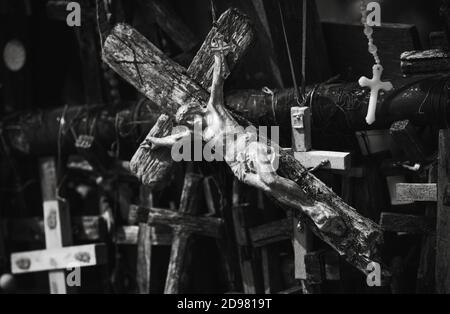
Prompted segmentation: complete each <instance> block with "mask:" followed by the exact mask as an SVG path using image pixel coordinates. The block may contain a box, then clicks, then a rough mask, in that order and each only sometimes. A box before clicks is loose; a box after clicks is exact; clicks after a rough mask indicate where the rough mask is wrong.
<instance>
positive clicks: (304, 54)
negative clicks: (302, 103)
mask: <svg viewBox="0 0 450 314" xmlns="http://www.w3.org/2000/svg"><path fill="white" fill-rule="evenodd" d="M307 1H308V0H303V12H302V13H303V26H302V32H303V34H302V95H303V98H305V94H306V36H307V32H306V31H307V23H306V22H307V20H306V19H307V16H308V15H307V10H308V5H307V4H308V2H307Z"/></svg>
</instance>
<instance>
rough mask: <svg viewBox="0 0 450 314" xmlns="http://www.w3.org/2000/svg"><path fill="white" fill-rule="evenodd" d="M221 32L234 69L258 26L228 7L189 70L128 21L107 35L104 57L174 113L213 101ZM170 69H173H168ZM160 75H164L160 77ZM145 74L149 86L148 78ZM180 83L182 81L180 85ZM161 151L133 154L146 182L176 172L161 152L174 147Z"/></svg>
mask: <svg viewBox="0 0 450 314" xmlns="http://www.w3.org/2000/svg"><path fill="white" fill-rule="evenodd" d="M217 34H221V35H223V36H224V39H225V41H226V42H227V43H229V44H230V45H231V46H232V50H231V52H230V53H229V54H228V56H227V62H228V66H229V68H230V69H233V68H234V67H235V66H236V64H237V62H238V61H239V60H240V59H241V58H242V56H243V55H244V54H245V52H246V51H247V49H248V47H249V46H250V43H251V42H252V37H253V33H252V27H251V25H250V23H249V21H248V19H247V17H246V16H244V15H242V14H241V13H240V12H238V11H237V10H233V9H230V10H228V11H226V12H225V13H224V14H223V15H222V16H221V17H220V18H219V20H218V21H217V27H215V28H213V29H212V30H211V31H210V32H209V34H208V36H207V37H206V39H205V41H204V43H203V45H202V47H201V48H200V50H199V51H198V52H197V54H196V56H195V57H194V60H193V61H192V63H191V65H190V66H189V68H188V69H187V70H185V69H183V68H182V67H181V66H179V65H178V64H176V63H174V62H171V61H170V60H168V59H166V58H163V56H162V53H161V52H160V51H159V50H158V49H157V48H156V47H155V46H154V45H153V44H151V43H150V42H149V41H147V40H146V39H145V38H144V37H143V36H142V35H140V34H139V33H137V32H136V31H134V30H133V29H131V28H130V27H129V26H126V25H124V24H120V25H118V26H116V27H115V28H114V29H113V31H112V34H111V35H110V36H108V38H107V39H106V42H105V45H104V50H103V58H104V60H105V62H107V63H108V64H109V65H110V66H111V67H112V68H113V69H114V70H116V71H117V72H118V73H119V74H120V75H121V76H122V77H124V78H125V79H127V80H128V81H129V82H130V83H131V84H132V85H134V86H135V87H136V88H137V89H138V90H139V91H141V92H142V93H143V94H144V95H145V96H147V98H149V99H150V100H152V101H153V102H155V103H156V104H158V105H159V106H160V109H161V111H163V112H168V113H172V114H173V113H174V112H175V110H176V109H177V108H178V107H179V106H181V105H183V104H189V103H192V102H193V103H196V104H202V103H204V102H205V101H207V99H208V94H207V93H205V90H204V89H206V90H207V89H208V88H209V85H210V84H211V80H212V66H213V61H214V59H213V54H212V52H211V42H212V40H213V39H214V38H215V36H216V35H217ZM138 44H139V45H138ZM140 45H142V46H140ZM152 55H153V57H155V58H156V59H154V60H153V61H149V62H148V63H147V61H146V62H143V61H142V60H143V58H149V59H148V60H151V58H152ZM130 58H131V59H130ZM139 59H141V61H139ZM124 60H125V61H124ZM163 60H164V61H163ZM136 61H137V62H136ZM171 69H173V71H171ZM167 70H169V72H167V73H165V72H166V71H167ZM158 73H161V74H162V75H158ZM167 74H169V76H167ZM171 74H173V76H171ZM144 77H145V82H146V84H144V82H143V78H144ZM189 78H191V79H192V80H190V79H189ZM174 82H176V83H175V84H174ZM191 82H196V83H197V84H192V83H191ZM149 84H150V85H149ZM199 86H201V87H203V89H202V88H200V87H199ZM167 87H168V88H167ZM178 88H179V89H178ZM164 119H168V118H164ZM169 127H170V124H168V122H166V123H165V124H161V126H160V127H159V128H155V127H154V128H153V129H152V131H151V132H152V133H153V134H155V135H159V134H161V136H162V135H164V134H168V133H169V132H170V131H171V130H170V129H169ZM158 151H159V152H158V153H155V154H160V155H156V156H155V157H154V158H153V156H152V155H153V154H152V152H149V151H146V150H142V149H141V150H138V151H137V152H136V153H135V155H134V157H133V161H132V168H133V169H134V172H135V173H136V174H137V175H138V177H140V178H141V180H142V182H143V183H144V184H146V185H150V186H151V185H154V184H156V183H155V182H161V178H164V177H166V176H167V174H168V173H169V171H170V168H171V165H172V160H171V159H170V158H168V159H163V158H158V156H161V155H162V156H167V155H169V154H170V150H169V149H158ZM147 159H152V160H153V162H151V163H150V164H149V167H146V165H147V164H148V163H145V162H144V163H143V162H140V161H145V160H147ZM142 165H144V167H143V166H142ZM141 168H143V169H141Z"/></svg>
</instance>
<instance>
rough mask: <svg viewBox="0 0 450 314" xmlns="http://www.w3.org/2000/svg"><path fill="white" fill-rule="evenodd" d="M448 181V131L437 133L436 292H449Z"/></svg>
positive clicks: (449, 219)
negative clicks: (446, 199) (446, 197)
mask: <svg viewBox="0 0 450 314" xmlns="http://www.w3.org/2000/svg"><path fill="white" fill-rule="evenodd" d="M449 183H450V131H449V130H441V131H440V133H439V163H438V204H437V221H436V292H437V293H445V294H447V293H450V263H449V261H450V242H449V241H448V235H449V234H450V204H448V203H446V202H445V201H444V199H445V196H446V195H445V194H446V191H447V186H448V184H449Z"/></svg>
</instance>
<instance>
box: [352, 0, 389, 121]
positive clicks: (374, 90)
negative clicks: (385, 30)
mask: <svg viewBox="0 0 450 314" xmlns="http://www.w3.org/2000/svg"><path fill="white" fill-rule="evenodd" d="M361 15H362V19H361V22H362V23H363V25H364V35H366V37H367V40H368V41H369V50H368V51H369V53H370V54H371V55H372V56H373V58H374V60H375V65H374V66H373V68H372V71H373V77H372V79H368V78H367V77H365V76H363V77H361V78H360V79H359V85H360V86H361V87H369V88H370V101H369V107H368V109H367V116H366V122H367V124H369V125H371V124H372V123H374V122H375V112H376V109H377V102H378V93H379V91H380V90H383V91H390V90H392V89H393V88H394V87H393V86H392V84H391V82H382V81H381V74H382V73H383V66H382V65H381V61H380V57H379V56H378V48H377V46H375V44H374V43H373V37H372V34H373V28H372V27H371V26H370V25H369V24H368V23H367V8H366V4H365V2H364V0H361Z"/></svg>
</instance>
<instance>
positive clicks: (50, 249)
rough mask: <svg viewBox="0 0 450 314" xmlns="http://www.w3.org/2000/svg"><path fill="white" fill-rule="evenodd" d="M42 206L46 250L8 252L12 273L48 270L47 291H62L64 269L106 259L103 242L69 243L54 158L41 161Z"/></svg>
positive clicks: (66, 215)
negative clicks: (48, 289) (48, 285)
mask: <svg viewBox="0 0 450 314" xmlns="http://www.w3.org/2000/svg"><path fill="white" fill-rule="evenodd" d="M40 174H41V187H42V198H43V209H44V230H45V244H46V249H45V250H39V251H30V252H19V253H12V254H11V270H12V273H13V274H24V273H30V272H38V271H48V276H49V284H50V293H52V294H65V293H67V292H68V287H67V285H66V274H65V269H68V268H76V267H86V266H95V265H101V264H103V263H105V262H106V246H105V245H104V244H87V245H80V246H71V245H72V230H71V226H70V212H69V208H68V207H67V204H64V203H63V202H61V199H60V198H59V195H58V188H57V186H58V185H57V179H56V166H55V160H54V159H53V158H46V159H43V160H41V162H40Z"/></svg>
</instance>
